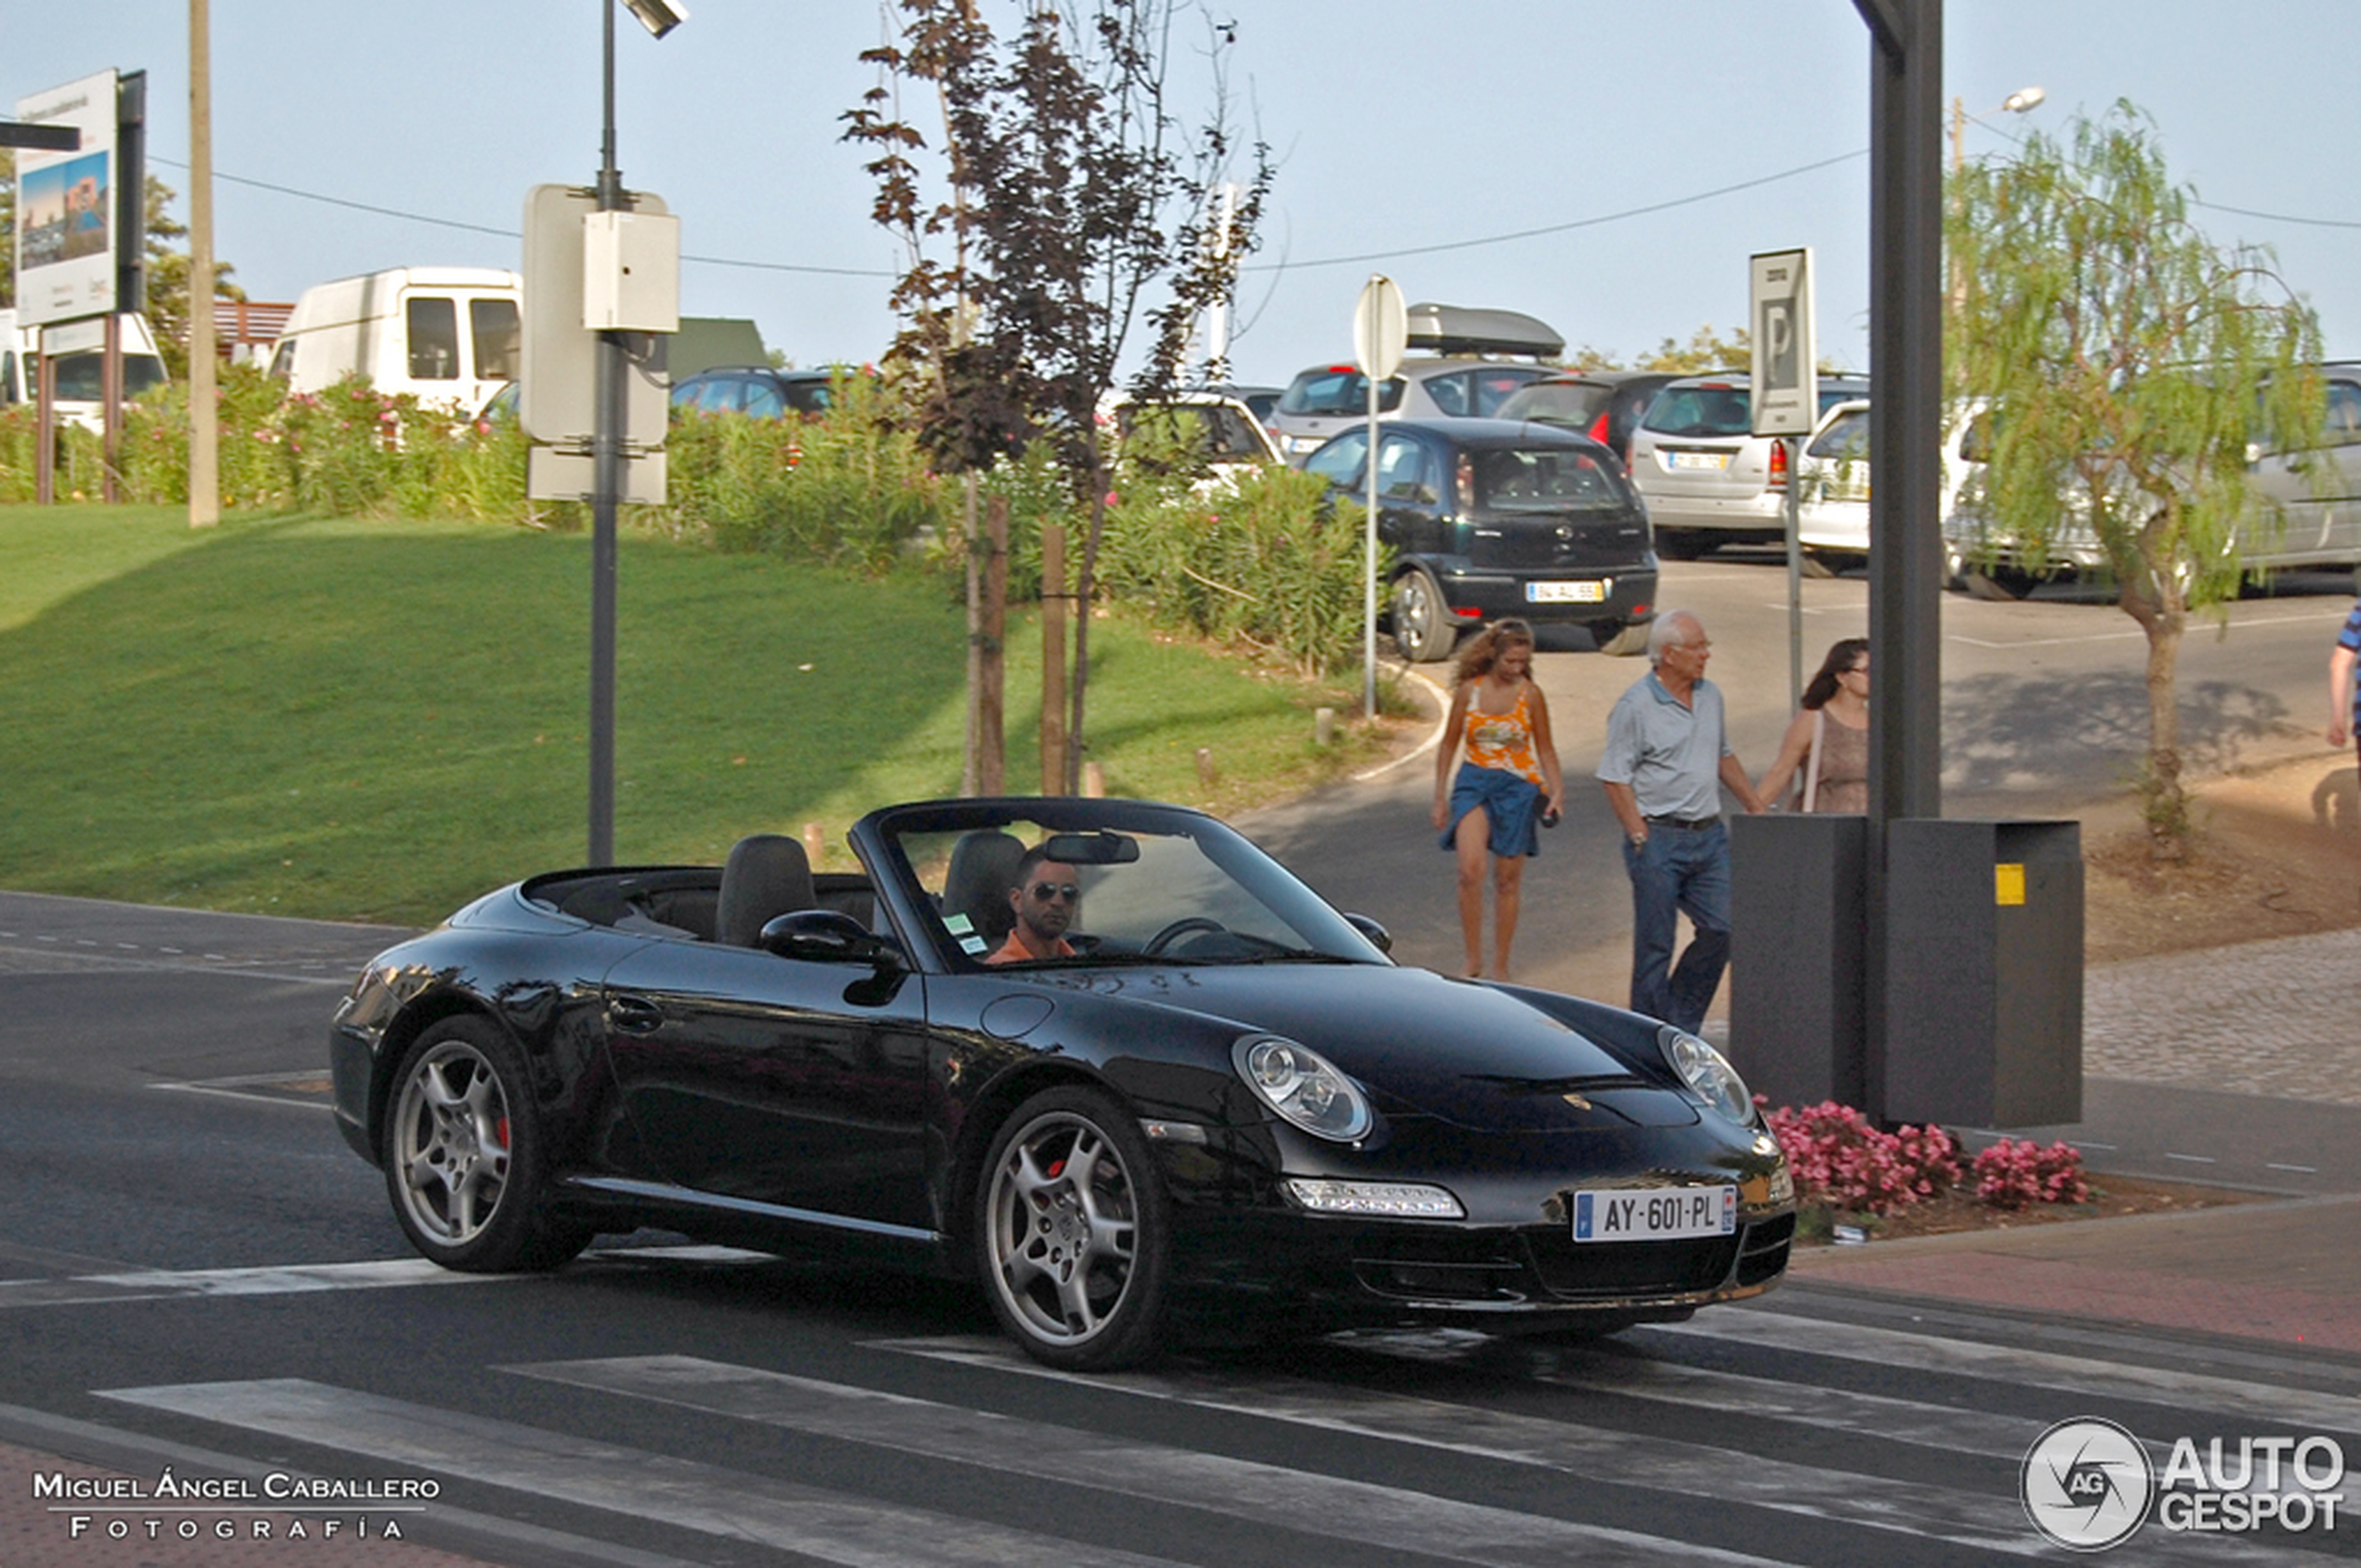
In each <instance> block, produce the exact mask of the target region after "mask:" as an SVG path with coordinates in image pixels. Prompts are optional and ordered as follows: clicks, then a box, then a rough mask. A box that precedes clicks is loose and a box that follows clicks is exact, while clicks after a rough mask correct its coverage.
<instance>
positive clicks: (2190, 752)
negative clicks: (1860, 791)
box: [1243, 551, 2354, 1000]
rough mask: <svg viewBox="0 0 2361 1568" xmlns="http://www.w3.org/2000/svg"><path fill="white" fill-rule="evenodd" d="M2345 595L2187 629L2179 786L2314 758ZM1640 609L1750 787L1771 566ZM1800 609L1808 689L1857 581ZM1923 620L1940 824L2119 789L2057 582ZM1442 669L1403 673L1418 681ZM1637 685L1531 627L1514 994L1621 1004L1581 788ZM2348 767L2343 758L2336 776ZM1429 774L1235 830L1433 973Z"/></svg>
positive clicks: (2118, 681)
mask: <svg viewBox="0 0 2361 1568" xmlns="http://www.w3.org/2000/svg"><path fill="white" fill-rule="evenodd" d="M2353 591H2354V581H2353V576H2352V574H2351V573H2345V572H2333V573H2331V572H2319V573H2288V574H2287V575H2285V576H2284V577H2283V578H2282V579H2281V580H2280V582H2279V583H2278V585H2277V586H2276V587H2275V591H2274V592H2273V594H2272V595H2270V596H2269V597H2258V598H2249V599H2245V600H2239V601H2238V602H2236V603H2235V604H2233V605H2231V606H2229V612H2228V618H2227V623H2226V630H2220V631H2217V629H2216V628H2215V626H2213V625H2212V624H2211V623H2209V622H2208V623H2201V624H2200V625H2198V626H2196V627H2193V628H2192V629H2191V631H2190V632H2189V633H2188V635H2187V636H2186V637H2185V638H2184V639H2183V643H2182V648H2181V657H2180V665H2179V711H2180V714H2181V722H2182V730H2183V733H2182V750H2183V757H2184V759H2185V766H2186V768H2187V769H2188V770H2189V771H2190V772H2191V774H2192V775H2202V774H2205V773H2209V772H2220V771H2229V770H2232V769H2236V768H2239V767H2245V766H2251V765H2254V764H2257V763H2262V762H2269V761H2276V760H2279V759H2281V758H2289V757H2298V756H2305V755H2312V754H2317V755H2318V756H2319V757H2320V758H2322V759H2323V763H2324V766H2328V765H2335V764H2336V761H2337V759H2336V758H2333V757H2332V755H2331V754H2330V752H2329V750H2328V744H2327V742H2326V740H2325V738H2324V737H2323V736H2322V734H2321V731H2322V729H2323V728H2324V726H2325V723H2326V718H2327V703H2328V699H2327V690H2326V687H2327V669H2328V652H2329V650H2330V649H2331V648H2332V647H2333V646H2334V644H2335V640H2336V633H2337V628H2338V626H2340V625H2341V623H2342V621H2343V618H2344V615H2345V613H2347V612H2348V611H2349V610H2350V609H2351V608H2352V604H2353ZM1659 602H1660V603H1661V604H1662V605H1664V606H1666V607H1668V608H1670V607H1681V608H1685V609H1689V610H1693V611H1695V613H1697V614H1698V615H1699V616H1700V617H1701V618H1702V620H1703V621H1704V623H1705V626H1706V629H1707V633H1708V636H1709V637H1710V638H1711V639H1712V641H1713V656H1712V661H1711V664H1710V665H1709V667H1708V670H1707V675H1708V678H1709V679H1712V680H1713V681H1714V682H1715V683H1716V684H1718V685H1719V686H1721V689H1722V692H1723V696H1724V699H1725V701H1726V703H1727V705H1728V710H1729V715H1730V738H1731V742H1732V744H1733V745H1734V747H1735V749H1736V751H1737V754H1738V757H1739V758H1740V759H1741V760H1742V761H1743V762H1744V763H1745V764H1746V766H1747V768H1748V771H1749V772H1751V773H1753V774H1754V775H1755V776H1757V777H1760V776H1761V773H1762V772H1763V771H1765V770H1766V769H1767V768H1768V767H1769V766H1770V764H1771V759H1772V758H1773V756H1774V754H1775V752H1776V749H1777V745H1778V740H1779V736H1780V734H1781V733H1782V732H1783V731H1784V730H1785V729H1786V726H1787V718H1788V716H1789V715H1790V714H1791V713H1792V712H1793V711H1794V705H1793V694H1792V693H1790V692H1789V691H1788V689H1787V685H1788V682H1787V669H1788V607H1787V572H1786V567H1785V563H1784V560H1783V558H1777V557H1774V555H1773V553H1771V552H1769V551H1761V552H1755V553H1752V554H1750V555H1733V554H1727V553H1725V554H1723V555H1717V556H1713V557H1708V558H1707V559H1706V560H1697V561H1668V562H1666V563H1665V569H1664V586H1663V591H1662V593H1661V595H1660V596H1659ZM1802 607H1803V616H1802V620H1803V639H1802V646H1803V660H1802V664H1803V670H1804V673H1805V676H1806V677H1807V679H1808V678H1809V676H1810V674H1811V672H1812V671H1814V670H1815V669H1817V668H1818V667H1819V665H1820V660H1821V658H1822V656H1823V655H1825V654H1826V653H1827V648H1828V645H1829V644H1830V643H1832V642H1834V641H1836V640H1837V639H1840V638H1844V637H1861V636H1866V635H1867V633H1868V623H1869V609H1868V583H1867V580H1866V578H1865V577H1863V576H1861V575H1859V574H1857V573H1856V574H1852V575H1848V576H1843V577H1838V578H1832V579H1807V580H1806V581H1805V582H1804V584H1803V592H1802ZM1942 613H1943V637H1942V643H1941V649H1942V661H1943V704H1944V712H1943V810H1944V814H1945V815H1946V816H1952V817H2033V818H2042V817H2057V816H2071V815H2075V814H2077V811H2078V810H2080V809H2081V808H2083V807H2084V806H2086V805H2087V804H2089V803H2090V802H2091V801H2092V800H2094V799H2098V798H2102V797H2106V796H2108V795H2111V794H2114V793H2116V792H2118V791H2120V790H2121V789H2122V788H2123V787H2125V785H2126V784H2128V783H2129V782H2130V779H2131V778H2132V777H2133V776H2134V775H2135V772H2136V770H2137V769H2138V767H2139V764H2140V760H2141V758H2142V756H2143V752H2144V750H2145V748H2146V745H2147V736H2148V706H2147V703H2148V698H2147V676H2146V662H2147V642H2146V639H2145V638H2144V637H2143V634H2142V633H2141V631H2140V629H2139V627H2138V626H2136V625H2135V624H2134V623H2133V622H2132V620H2131V618H2130V616H2128V615H2126V614H2124V613H2122V612H2121V611H2120V610H2118V609H2117V608H2115V607H2114V606H2113V605H2112V604H2111V603H2110V602H2108V601H2107V600H2104V598H2102V597H2101V596H2099V595H2098V594H2097V593H2096V592H2095V591H2093V590H2090V589H2076V588H2073V587H2071V586H2055V587H2044V588H2042V589H2041V590H2040V591H2039V592H2038V593H2037V595H2036V596H2035V597H2034V598H2032V599H2030V600H2025V601H2022V602H2018V603H1988V602H1985V601H1983V600H1973V599H1970V598H1967V597H1965V596H1964V595H1959V594H1945V595H1944V596H1943V597H1942ZM1449 668H1450V666H1449V665H1421V666H1418V669H1419V671H1420V673H1422V674H1423V675H1425V676H1426V677H1428V678H1430V679H1433V680H1435V681H1436V682H1438V683H1447V681H1448V679H1449V673H1448V672H1449ZM1645 672H1646V661H1645V660H1644V659H1638V658H1629V659H1616V658H1609V657H1606V656H1604V655H1603V654H1600V653H1598V652H1593V651H1592V650H1591V648H1590V644H1589V636H1588V634H1586V633H1582V632H1578V631H1544V632H1543V633H1542V648H1541V650H1540V652H1539V653H1538V655H1537V658H1536V659H1535V661H1534V679H1536V680H1537V681H1538V682H1539V683H1540V686H1541V689H1542V691H1543V692H1545V693H1546V694H1547V695H1548V697H1549V701H1550V723H1551V727H1552V729H1553V731H1555V734H1556V738H1557V744H1558V755H1559V758H1560V760H1561V762H1562V763H1563V767H1564V770H1565V775H1566V780H1567V785H1566V813H1565V820H1564V822H1563V823H1562V824H1560V825H1559V827H1558V828H1557V829H1556V830H1555V831H1554V832H1552V833H1548V834H1545V835H1544V836H1543V838H1542V849H1541V855H1540V858H1539V859H1538V860H1537V862H1536V863H1534V864H1533V865H1531V866H1529V867H1528V868H1527V871H1526V875H1525V878H1524V914H1523V922H1522V924H1521V926H1520V929H1519V934H1518V939H1517V943H1516V949H1515V954H1516V960H1517V962H1516V973H1517V976H1518V978H1520V979H1526V980H1530V981H1532V982H1535V983H1537V984H1541V985H1548V986H1554V987H1558V988H1562V989H1570V990H1577V991H1586V992H1589V993H1591V994H1594V995H1603V996H1605V997H1607V998H1609V999H1611V1000H1621V999H1623V996H1624V995H1625V991H1626V988H1627V982H1626V978H1625V977H1626V975H1627V973H1628V963H1629V942H1630V930H1631V915H1630V891H1629V880H1628V879H1627V878H1626V876H1625V875H1624V871H1623V863H1622V859H1621V853H1620V850H1619V848H1618V842H1617V837H1616V824H1615V819H1614V817H1613V816H1612V814H1610V812H1609V811H1608V810H1607V806H1606V800H1605V797H1604V794H1603V791H1602V790H1601V789H1600V788H1599V787H1598V785H1597V784H1596V783H1595V780H1594V776H1593V775H1594V771H1595V770H1596V768H1597V766H1598V759H1599V752H1600V748H1601V746H1602V745H1603V743H1604V741H1605V737H1606V718H1607V713H1608V711H1609V709H1611V708H1612V707H1613V706H1614V705H1615V702H1616V698H1618V697H1619V696H1621V695H1622V694H1623V692H1624V691H1625V689H1626V688H1628V687H1629V685H1630V684H1631V683H1632V682H1633V681H1635V680H1637V679H1640V678H1641V676H1642V675H1643V674H1644V673H1645ZM1873 700H1874V699H1873ZM2350 762H2351V758H2350V755H2349V754H2347V755H2346V756H2345V757H2344V758H2342V764H2343V765H2345V766H2349V765H2350ZM1434 766H1435V764H1434V755H1433V753H1432V752H1431V751H1430V752H1426V753H1423V754H1421V755H1419V756H1418V757H1415V758H1406V759H1404V760H1403V761H1401V762H1400V763H1398V764H1397V765H1395V766H1393V767H1392V768H1391V769H1389V770H1387V771H1383V772H1382V773H1380V774H1378V776H1376V777H1373V778H1365V780H1363V781H1361V782H1358V783H1354V784H1344V785H1339V786H1336V787H1334V788H1330V789H1327V790H1324V791H1321V792H1319V793H1318V794H1316V795H1313V796H1312V797H1307V798H1305V799H1302V800H1299V801H1296V802H1293V803H1291V804H1289V805H1286V806H1283V807H1279V808H1276V809H1273V810H1267V811H1261V812H1257V813H1254V814H1253V815H1251V816H1249V817H1247V818H1245V819H1243V825H1245V826H1246V829H1247V830H1248V831H1249V832H1251V833H1252V834H1253V835H1254V836H1255V837H1256V838H1257V839H1258V840H1259V841H1260V842H1261V843H1263V844H1264V845H1265V846H1266V847H1268V848H1270V849H1272V850H1273V851H1274V852H1275V853H1277V854H1278V855H1279V857H1280V858H1281V859H1283V860H1285V861H1286V863H1287V864H1288V865H1289V866H1290V867H1291V868H1293V869H1294V870H1295V871H1296V872H1297V874H1298V875H1299V876H1302V877H1304V879H1305V880H1306V881H1309V882H1310V883H1312V885H1313V886H1314V887H1316V888H1318V889H1320V890H1321V892H1322V893H1324V894H1325V895H1326V896H1327V897H1328V898H1329V899H1330V900H1331V902H1333V903H1337V904H1338V905H1339V907H1341V908H1345V909H1349V910H1353V911H1357V912H1359V913H1363V914H1367V915H1370V916H1375V917H1376V918H1377V919H1378V920H1379V921H1381V922H1383V923H1384V924H1385V926H1386V927H1387V928H1388V929H1389V930H1391V931H1392V934H1393V936H1394V939H1395V947H1394V955H1395V956H1396V957H1398V958H1402V959H1404V960H1405V961H1406V962H1410V963H1415V964H1422V965H1427V966H1430V967H1433V968H1444V969H1454V968H1457V966H1458V964H1459V962H1460V955H1461V944H1460V938H1459V932H1458V917H1457V910H1456V905H1455V903H1454V902H1453V893H1452V866H1451V859H1450V857H1449V856H1448V855H1447V854H1444V852H1442V850H1440V848H1439V847H1438V845H1437V844H1436V841H1435V835H1434V833H1433V831H1432V829H1431V828H1430V827H1429V825H1428V815H1427V812H1428V808H1429V804H1430V802H1431V799H1432V796H1433V789H1434Z"/></svg>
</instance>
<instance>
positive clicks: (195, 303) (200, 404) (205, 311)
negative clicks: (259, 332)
mask: <svg viewBox="0 0 2361 1568" xmlns="http://www.w3.org/2000/svg"><path fill="white" fill-rule="evenodd" d="M212 33H213V25H212V18H211V16H210V14H209V0H189V526H190V527H191V528H211V527H213V526H214V525H215V524H216V523H218V522H219V521H220V520H221V479H220V468H219V456H220V442H221V411H220V407H219V405H218V403H217V402H216V401H215V392H214V389H215V385H216V383H217V381H218V363H219V362H218V361H217V360H216V359H215V358H214V331H213V46H212ZM140 199H141V200H145V193H144V192H142V193H141V195H140ZM111 324H112V323H111Z"/></svg>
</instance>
